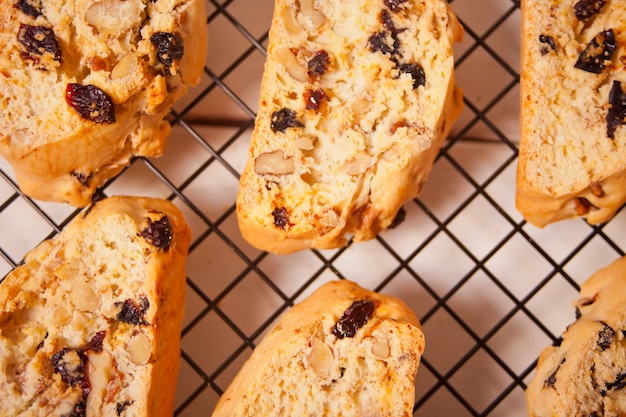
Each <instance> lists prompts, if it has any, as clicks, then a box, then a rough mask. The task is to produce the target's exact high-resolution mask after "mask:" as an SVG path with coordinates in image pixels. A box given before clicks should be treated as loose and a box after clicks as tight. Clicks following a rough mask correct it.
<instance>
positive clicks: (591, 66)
mask: <svg viewBox="0 0 626 417" xmlns="http://www.w3.org/2000/svg"><path fill="white" fill-rule="evenodd" d="M615 49H617V43H616V42H615V34H614V33H613V29H608V30H605V31H602V32H600V33H598V34H597V35H596V36H595V37H594V38H593V39H592V40H591V42H589V44H588V45H587V47H586V48H585V49H584V50H583V51H582V52H581V53H580V55H579V56H578V61H576V64H574V68H577V69H580V70H583V71H587V72H591V73H594V74H600V73H601V72H602V70H603V69H604V62H605V61H610V60H611V59H612V58H613V54H614V53H615Z"/></svg>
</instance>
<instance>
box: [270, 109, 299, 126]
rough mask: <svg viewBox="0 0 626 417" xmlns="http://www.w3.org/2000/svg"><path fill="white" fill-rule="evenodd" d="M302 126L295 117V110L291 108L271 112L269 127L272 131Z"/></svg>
mask: <svg viewBox="0 0 626 417" xmlns="http://www.w3.org/2000/svg"><path fill="white" fill-rule="evenodd" d="M302 126H304V125H303V124H302V123H301V122H300V121H299V120H298V119H297V118H296V112H294V111H293V110H291V109H287V108H282V109H280V110H278V111H275V112H274V113H272V120H271V122H270V128H271V129H272V131H274V132H284V131H285V130H287V129H288V128H290V127H302Z"/></svg>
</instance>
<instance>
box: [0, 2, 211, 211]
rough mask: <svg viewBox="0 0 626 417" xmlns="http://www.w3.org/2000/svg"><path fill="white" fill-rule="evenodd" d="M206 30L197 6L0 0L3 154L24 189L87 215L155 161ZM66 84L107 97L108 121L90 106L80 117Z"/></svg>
mask: <svg viewBox="0 0 626 417" xmlns="http://www.w3.org/2000/svg"><path fill="white" fill-rule="evenodd" d="M206 31H207V28H206V12H205V2H204V1H202V0H156V1H152V0H125V1H117V0H101V1H92V0H71V1H62V0H46V1H36V0H0V44H1V45H2V48H0V155H1V156H2V157H4V158H5V159H6V160H7V161H8V162H9V163H10V164H11V166H12V168H13V170H14V171H15V176H16V178H17V182H18V185H19V186H20V188H21V189H22V191H23V192H24V193H26V194H27V195H29V196H31V197H34V198H37V199H40V200H50V201H58V202H66V203H69V204H71V205H73V206H77V207H84V206H86V205H87V204H89V202H90V201H91V197H92V195H93V194H94V191H95V190H96V189H97V188H98V187H100V186H102V185H103V184H104V183H105V182H106V181H107V180H108V179H111V178H113V177H114V176H115V175H116V174H118V173H119V172H121V170H122V169H123V168H124V167H126V166H127V165H128V164H129V163H130V161H131V160H132V158H133V157H134V156H145V157H156V156H160V155H161V154H162V153H163V152H164V149H165V146H166V142H167V139H168V136H169V134H170V129H171V127H170V125H169V123H168V122H166V121H164V117H165V116H166V115H167V114H168V113H169V111H170V109H171V107H172V105H173V104H174V103H175V102H176V101H177V100H179V99H180V98H181V97H183V95H185V94H186V92H187V90H188V86H191V85H195V84H197V83H198V82H199V81H200V78H201V76H202V74H203V69H204V62H205V56H206V48H207V33H206ZM153 35H155V36H156V37H155V41H156V40H158V39H160V42H153V41H152V36H153ZM181 47H182V56H181V52H180V48H181ZM159 48H163V49H162V50H159ZM68 84H79V85H81V86H88V85H90V86H95V87H97V88H98V89H99V90H100V91H102V92H103V93H104V94H106V95H107V96H108V97H109V98H110V101H109V102H108V103H109V107H110V105H111V104H112V106H113V109H114V121H113V118H111V117H107V118H106V119H104V120H103V115H104V114H109V113H107V112H105V111H100V110H99V107H97V106H96V107H92V104H93V101H92V100H90V99H86V100H85V103H86V104H85V106H84V108H85V109H87V110H85V113H87V114H89V115H90V116H91V118H89V117H85V116H84V115H81V114H79V112H78V111H76V109H75V108H74V107H71V106H70V105H69V104H68V102H67V100H66V91H67V88H68ZM89 88H91V87H89ZM100 96H102V94H100Z"/></svg>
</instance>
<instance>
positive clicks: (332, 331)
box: [213, 281, 424, 417]
mask: <svg viewBox="0 0 626 417" xmlns="http://www.w3.org/2000/svg"><path fill="white" fill-rule="evenodd" d="M423 351H424V335H423V334H422V331H421V328H420V324H419V322H418V319H417V318H416V317H415V314H414V313H413V312H412V311H411V310H410V309H409V307H407V305H406V304H405V303H404V302H403V301H401V300H399V299H397V298H394V297H392V296H388V295H382V294H379V293H375V292H372V291H368V290H365V289H363V288H361V287H360V286H358V285H357V284H355V283H353V282H350V281H333V282H329V283H326V284H324V285H323V286H321V287H320V288H318V289H317V290H316V291H315V292H313V293H312V294H311V295H310V296H309V297H307V298H306V299H304V300H303V301H301V302H300V303H298V304H296V305H295V306H294V307H293V308H292V309H291V310H289V311H288V312H287V313H285V314H284V315H283V316H282V317H281V318H280V320H279V321H278V323H277V324H276V326H275V327H274V328H273V329H272V331H271V332H270V333H268V334H267V336H265V338H264V339H263V340H262V341H261V343H259V345H258V346H257V347H256V348H255V350H254V351H253V353H252V356H251V357H250V358H249V359H248V360H247V361H246V362H245V364H244V365H243V367H242V368H241V370H240V371H239V373H238V374H237V376H236V377H235V379H234V380H233V381H232V383H231V384H230V386H229V387H228V389H227V390H226V391H225V392H224V394H223V395H222V396H221V398H220V400H219V402H218V403H217V405H216V407H215V410H214V412H213V417H226V416H228V417H244V416H276V417H282V416H284V417H290V416H344V417H352V416H354V417H359V416H379V417H399V416H404V417H408V416H411V415H412V414H413V403H414V401H415V387H414V383H415V374H416V372H417V369H418V366H419V362H420V359H421V355H422V352H423Z"/></svg>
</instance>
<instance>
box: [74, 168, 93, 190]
mask: <svg viewBox="0 0 626 417" xmlns="http://www.w3.org/2000/svg"><path fill="white" fill-rule="evenodd" d="M70 175H71V176H72V177H74V178H76V180H77V181H78V182H80V184H81V185H82V186H83V187H89V179H90V178H91V175H87V174H85V173H84V172H77V171H72V172H70Z"/></svg>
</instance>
